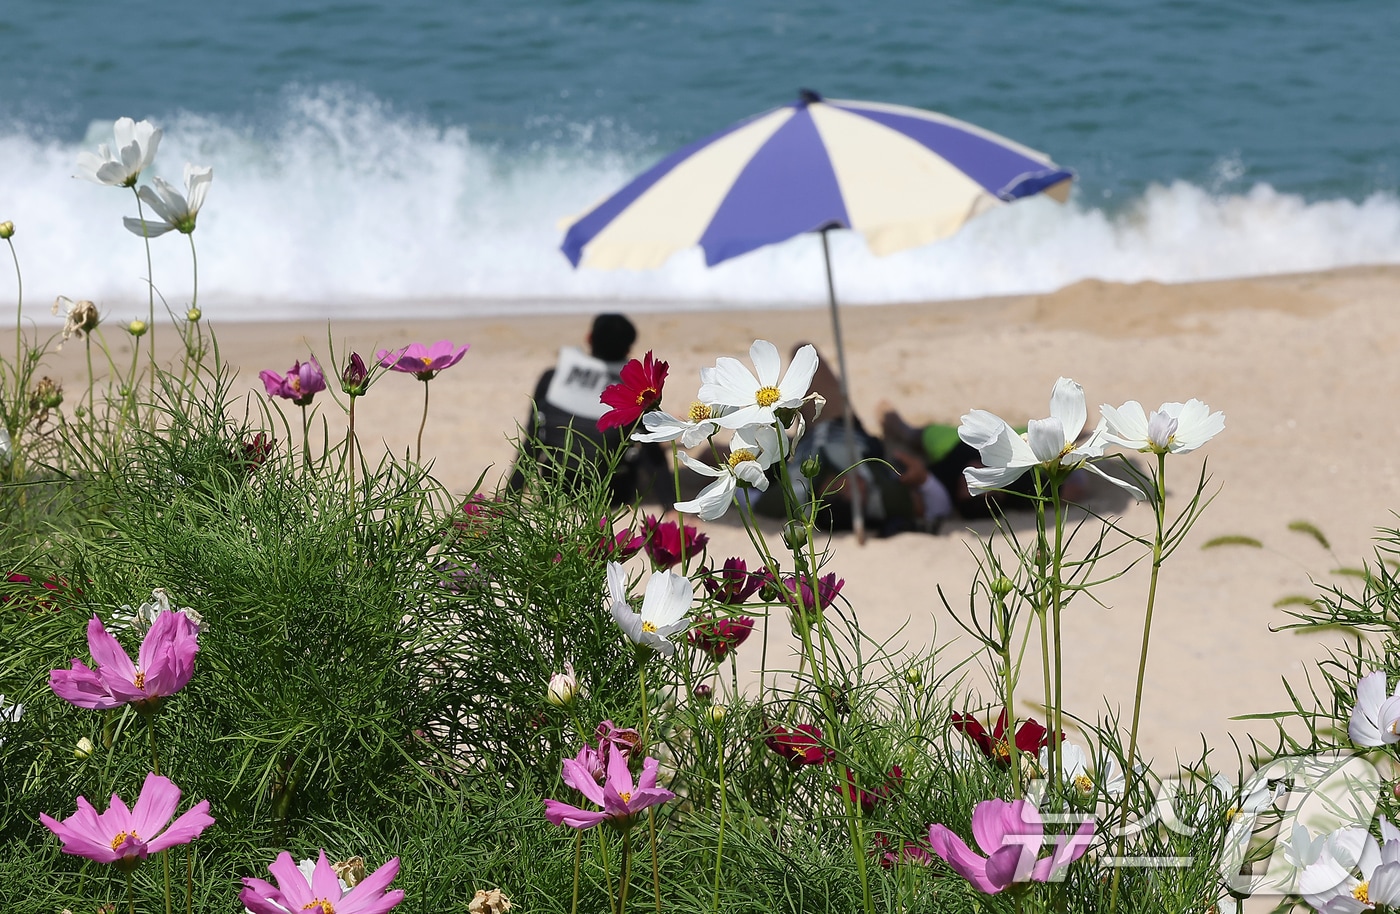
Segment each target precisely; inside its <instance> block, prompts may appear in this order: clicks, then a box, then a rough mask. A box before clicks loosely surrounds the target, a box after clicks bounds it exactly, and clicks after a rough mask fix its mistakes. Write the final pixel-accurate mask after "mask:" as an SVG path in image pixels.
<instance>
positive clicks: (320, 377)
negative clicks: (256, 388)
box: [258, 356, 326, 406]
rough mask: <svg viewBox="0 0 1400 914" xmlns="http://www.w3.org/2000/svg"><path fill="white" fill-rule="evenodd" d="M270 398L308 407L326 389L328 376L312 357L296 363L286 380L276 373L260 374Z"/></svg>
mask: <svg viewBox="0 0 1400 914" xmlns="http://www.w3.org/2000/svg"><path fill="white" fill-rule="evenodd" d="M258 377H260V378H262V382H263V387H264V389H266V390H267V395H268V396H269V397H282V398H283V399H286V400H291V401H292V402H293V403H295V404H296V405H297V406H308V405H310V403H311V400H312V398H313V397H315V396H316V394H318V393H319V392H321V391H323V390H325V389H326V376H325V374H324V373H323V372H322V371H321V364H320V363H319V362H317V361H316V357H315V356H312V357H311V358H310V359H308V360H306V361H305V362H300V361H298V362H294V363H293V364H292V367H291V368H290V369H288V370H287V376H286V377H285V378H284V377H282V376H281V375H280V374H278V373H277V372H275V371H268V370H263V371H260V372H258Z"/></svg>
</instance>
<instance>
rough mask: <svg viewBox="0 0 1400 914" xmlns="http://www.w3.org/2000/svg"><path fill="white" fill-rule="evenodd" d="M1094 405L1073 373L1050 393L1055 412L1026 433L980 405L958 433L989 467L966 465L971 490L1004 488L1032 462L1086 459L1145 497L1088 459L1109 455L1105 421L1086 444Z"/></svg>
mask: <svg viewBox="0 0 1400 914" xmlns="http://www.w3.org/2000/svg"><path fill="white" fill-rule="evenodd" d="M1086 418H1088V410H1087V408H1086V407H1085V405H1084V388H1083V387H1080V386H1079V385H1078V384H1076V383H1075V382H1074V381H1071V380H1070V379H1069V378H1060V379H1059V380H1057V381H1056V382H1055V387H1054V390H1052V391H1051V393H1050V416H1049V418H1047V419H1032V420H1031V421H1030V422H1029V423H1028V424H1027V429H1026V434H1025V435H1018V434H1017V433H1016V431H1015V430H1014V429H1013V428H1012V427H1011V426H1010V425H1008V424H1007V422H1006V420H1004V419H1002V418H1001V417H999V416H995V415H993V414H992V413H989V412H987V411H986V410H984V409H974V410H972V411H970V412H969V413H968V414H967V415H965V416H963V417H962V424H961V425H959V426H958V437H959V438H961V439H962V441H963V443H964V444H967V445H968V446H969V447H974V448H976V449H977V451H978V453H979V454H980V455H981V458H982V463H983V466H981V467H968V468H967V469H966V470H963V475H964V477H965V478H966V479H967V487H968V491H970V492H971V493H972V494H973V495H980V494H982V493H984V492H990V491H992V490H994V489H1004V488H1006V487H1007V486H1009V485H1011V483H1013V482H1015V481H1016V480H1017V479H1019V478H1020V477H1021V476H1022V474H1024V473H1025V472H1026V471H1027V470H1029V469H1030V468H1032V467H1036V466H1041V467H1045V468H1046V469H1049V470H1056V469H1070V468H1074V467H1077V466H1080V465H1081V464H1083V465H1084V466H1085V468H1086V469H1089V470H1091V471H1093V472H1094V473H1097V474H1098V475H1099V476H1102V477H1103V478H1104V479H1107V480H1108V481H1109V482H1111V483H1113V484H1114V485H1116V486H1119V487H1120V488H1123V489H1126V490H1127V491H1129V492H1131V493H1133V495H1134V496H1135V497H1136V498H1138V499H1141V498H1143V494H1142V492H1141V490H1139V489H1138V488H1137V487H1136V486H1134V485H1132V484H1130V483H1127V482H1124V481H1123V480H1121V479H1115V478H1114V477H1112V476H1109V475H1107V474H1105V473H1104V472H1103V471H1102V470H1100V469H1098V468H1097V467H1095V466H1094V465H1093V464H1092V463H1088V462H1087V461H1090V460H1093V459H1095V458H1098V457H1102V456H1103V448H1104V425H1103V423H1102V422H1100V423H1099V426H1098V427H1097V428H1095V429H1094V431H1093V432H1092V433H1091V434H1090V435H1089V437H1088V438H1087V439H1085V441H1084V442H1083V443H1082V444H1080V443H1078V441H1079V435H1080V433H1081V432H1083V431H1084V422H1085V419H1086Z"/></svg>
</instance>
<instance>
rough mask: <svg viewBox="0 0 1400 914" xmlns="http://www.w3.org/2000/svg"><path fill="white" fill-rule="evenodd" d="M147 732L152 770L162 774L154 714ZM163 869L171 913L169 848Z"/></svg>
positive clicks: (167, 912)
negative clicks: (149, 740) (149, 736)
mask: <svg viewBox="0 0 1400 914" xmlns="http://www.w3.org/2000/svg"><path fill="white" fill-rule="evenodd" d="M146 732H147V733H149V734H150V735H151V770H152V771H153V772H155V773H156V774H160V750H159V748H158V743H157V741H156V718H155V715H154V714H148V715H146ZM160 863H161V870H162V871H163V872H164V874H165V914H170V912H171V906H170V850H169V849H168V848H167V849H166V850H164V851H161V854H160Z"/></svg>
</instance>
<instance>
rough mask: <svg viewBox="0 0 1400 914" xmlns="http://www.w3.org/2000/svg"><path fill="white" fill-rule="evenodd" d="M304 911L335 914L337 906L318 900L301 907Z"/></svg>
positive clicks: (322, 899) (317, 913) (321, 899)
mask: <svg viewBox="0 0 1400 914" xmlns="http://www.w3.org/2000/svg"><path fill="white" fill-rule="evenodd" d="M301 909H302V910H303V911H315V912H316V914H335V906H334V905H332V904H331V903H330V902H329V901H327V900H326V899H324V898H317V899H316V900H315V901H312V902H308V903H307V904H304V905H302V906H301Z"/></svg>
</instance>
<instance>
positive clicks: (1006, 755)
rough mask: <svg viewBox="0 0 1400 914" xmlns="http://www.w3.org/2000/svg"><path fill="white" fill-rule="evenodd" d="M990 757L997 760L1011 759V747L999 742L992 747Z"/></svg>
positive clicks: (1005, 742) (1006, 743)
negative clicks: (992, 756) (994, 757)
mask: <svg viewBox="0 0 1400 914" xmlns="http://www.w3.org/2000/svg"><path fill="white" fill-rule="evenodd" d="M992 755H994V756H996V757H997V758H999V759H1006V760H1007V761H1010V759H1011V745H1010V744H1009V743H1008V742H1007V741H1006V740H1000V741H998V742H997V743H996V744H995V745H993V746H992Z"/></svg>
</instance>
